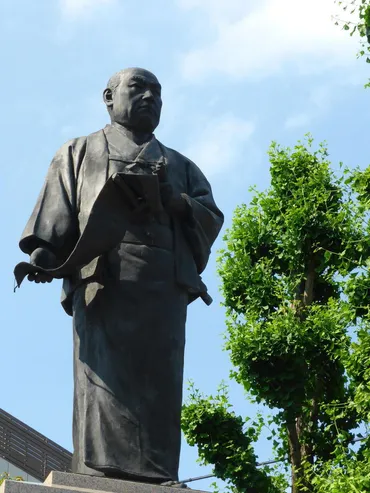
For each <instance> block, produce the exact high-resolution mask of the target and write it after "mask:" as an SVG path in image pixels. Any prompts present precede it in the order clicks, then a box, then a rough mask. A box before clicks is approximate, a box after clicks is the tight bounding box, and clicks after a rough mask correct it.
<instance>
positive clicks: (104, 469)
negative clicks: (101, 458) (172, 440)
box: [85, 461, 177, 482]
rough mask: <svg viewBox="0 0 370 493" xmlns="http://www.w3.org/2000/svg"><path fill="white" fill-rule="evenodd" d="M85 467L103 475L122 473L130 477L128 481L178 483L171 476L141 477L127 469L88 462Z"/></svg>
mask: <svg viewBox="0 0 370 493" xmlns="http://www.w3.org/2000/svg"><path fill="white" fill-rule="evenodd" d="M85 466H87V467H89V468H90V469H95V470H96V471H98V472H102V473H103V474H105V473H106V472H108V473H109V472H111V471H112V472H113V471H117V473H118V474H119V473H122V474H123V475H127V476H128V477H127V478H126V479H127V480H130V479H132V480H135V479H136V480H137V481H139V480H140V479H142V480H157V481H158V482H159V481H161V482H162V480H163V482H165V481H177V479H173V478H172V477H170V476H148V475H143V474H142V475H140V474H138V473H136V472H133V471H129V470H127V469H122V468H118V467H117V466H108V465H105V466H103V465H100V466H99V465H96V464H93V463H92V462H88V461H86V462H85ZM111 479H115V478H114V477H112V478H111ZM116 479H121V478H119V477H118V478H116Z"/></svg>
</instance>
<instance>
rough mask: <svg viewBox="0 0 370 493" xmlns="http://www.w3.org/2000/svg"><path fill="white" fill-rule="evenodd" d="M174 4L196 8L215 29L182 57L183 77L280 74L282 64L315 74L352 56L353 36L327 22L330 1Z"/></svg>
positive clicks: (233, 0) (347, 61) (197, 1)
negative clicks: (202, 43)
mask: <svg viewBox="0 0 370 493" xmlns="http://www.w3.org/2000/svg"><path fill="white" fill-rule="evenodd" d="M178 3H179V6H180V7H181V8H183V9H184V8H187V9H191V8H193V9H201V10H202V11H203V13H204V14H205V15H206V16H208V17H209V25H210V26H211V27H212V28H213V30H214V32H215V39H213V40H212V41H211V42H210V43H209V44H208V45H205V46H203V47H200V48H199V49H194V50H193V51H190V52H188V53H186V54H185V55H184V58H183V60H182V72H183V75H184V76H185V78H186V79H188V80H194V79H195V80H199V79H202V78H205V77H207V76H209V75H211V74H213V73H223V74H226V75H228V76H230V77H231V78H235V79H241V78H261V77H264V76H270V75H274V74H276V73H279V72H282V71H283V70H284V68H285V67H286V66H288V67H289V72H290V73H291V72H292V70H293V71H295V72H299V73H301V74H305V73H315V72H320V71H322V70H325V69H327V68H331V67H335V66H343V65H347V64H350V63H351V62H352V61H354V60H355V53H356V45H355V44H354V41H355V40H354V38H350V37H349V36H348V33H345V32H343V31H342V30H341V29H340V28H339V27H337V26H335V25H334V22H333V20H332V15H333V14H335V13H336V12H337V10H336V7H335V4H334V2H333V0H265V1H259V2H251V1H250V0H249V1H248V0H244V2H243V1H242V0H229V1H227V2H226V1H225V0H202V1H201V0H178ZM256 5H257V8H256ZM252 6H253V7H254V8H253V10H252V9H251V8H252ZM237 14H238V15H237Z"/></svg>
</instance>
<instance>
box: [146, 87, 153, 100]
mask: <svg viewBox="0 0 370 493" xmlns="http://www.w3.org/2000/svg"><path fill="white" fill-rule="evenodd" d="M143 99H154V97H153V93H152V91H151V90H150V89H147V90H146V91H145V93H144V95H143Z"/></svg>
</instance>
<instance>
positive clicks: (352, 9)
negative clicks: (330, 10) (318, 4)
mask: <svg viewBox="0 0 370 493" xmlns="http://www.w3.org/2000/svg"><path fill="white" fill-rule="evenodd" d="M335 3H336V4H337V5H338V6H339V7H340V8H341V9H342V10H343V15H335V16H334V22H335V24H336V25H337V26H340V27H341V28H342V29H344V30H345V31H348V32H349V34H350V36H353V35H358V36H359V37H360V48H359V50H358V52H357V58H362V57H364V58H365V60H366V62H367V63H370V0H335ZM365 87H370V80H369V82H368V83H367V84H366V85H365Z"/></svg>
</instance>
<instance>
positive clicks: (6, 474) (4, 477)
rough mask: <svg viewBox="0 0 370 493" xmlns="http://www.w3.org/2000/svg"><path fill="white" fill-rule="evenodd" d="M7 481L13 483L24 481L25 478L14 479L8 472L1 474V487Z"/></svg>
mask: <svg viewBox="0 0 370 493" xmlns="http://www.w3.org/2000/svg"><path fill="white" fill-rule="evenodd" d="M6 479H10V480H12V481H23V478H22V477H21V476H16V477H14V478H13V477H12V476H9V474H8V473H7V472H3V473H1V474H0V486H1V485H2V484H3V482H4V481H5V480H6Z"/></svg>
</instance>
